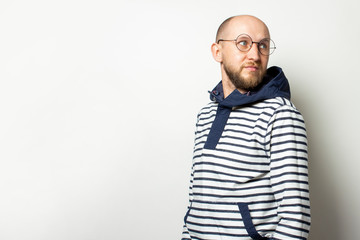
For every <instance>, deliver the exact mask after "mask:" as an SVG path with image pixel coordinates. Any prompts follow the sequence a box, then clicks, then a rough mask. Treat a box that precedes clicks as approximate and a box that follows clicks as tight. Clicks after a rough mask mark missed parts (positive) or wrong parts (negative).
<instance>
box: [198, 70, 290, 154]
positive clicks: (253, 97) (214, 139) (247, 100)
mask: <svg viewBox="0 0 360 240" xmlns="http://www.w3.org/2000/svg"><path fill="white" fill-rule="evenodd" d="M276 97H283V98H286V99H289V100H290V86H289V82H288V80H287V79H286V77H285V74H284V73H283V71H282V69H281V68H279V67H271V68H269V69H267V71H266V75H265V77H264V79H263V81H262V82H261V84H260V85H259V86H258V87H257V88H255V89H254V91H250V92H248V93H246V94H242V93H240V92H239V91H238V90H237V89H235V90H234V91H233V92H232V93H231V94H230V95H229V96H227V97H226V98H225V99H224V91H223V86H222V82H220V83H219V84H218V85H217V86H216V87H215V88H214V90H212V91H211V92H210V99H211V100H212V101H215V102H217V103H219V106H218V108H217V111H216V117H215V120H214V122H213V123H212V126H211V129H210V132H209V135H208V137H207V140H206V142H205V146H204V148H206V149H215V148H216V145H217V143H218V142H219V139H220V137H221V134H222V132H223V131H224V128H225V125H226V122H227V120H228V118H229V116H230V113H231V111H232V108H233V107H239V106H244V105H248V104H252V103H255V102H259V101H262V100H266V99H270V98H276Z"/></svg>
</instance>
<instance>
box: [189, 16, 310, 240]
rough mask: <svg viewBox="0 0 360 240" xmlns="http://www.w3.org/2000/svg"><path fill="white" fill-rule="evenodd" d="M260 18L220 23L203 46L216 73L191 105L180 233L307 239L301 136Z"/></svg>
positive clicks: (302, 131)
mask: <svg viewBox="0 0 360 240" xmlns="http://www.w3.org/2000/svg"><path fill="white" fill-rule="evenodd" d="M274 49H275V45H274V43H273V41H272V40H271V39H270V34H269V30H268V28H267V26H266V25H265V24H264V23H263V22H262V21H261V20H260V19H258V18H256V17H253V16H236V17H232V18H229V19H227V20H226V21H224V23H222V24H221V26H220V27H219V30H218V32H217V36H216V41H215V43H214V44H212V46H211V51H212V54H213V57H214V59H215V60H216V61H217V62H219V63H220V68H221V77H222V81H221V82H220V83H219V84H218V85H217V86H216V87H215V88H214V90H213V91H211V92H210V97H211V100H212V102H211V103H209V104H208V105H207V106H205V107H204V108H203V109H202V110H201V111H200V113H199V115H198V119H197V124H196V136H195V147H194V157H193V166H192V173H191V181H190V201H189V202H190V204H189V208H188V211H187V213H186V215H185V218H184V221H185V225H184V230H183V236H182V239H183V240H185V239H204V240H214V239H222V240H225V239H234V240H235V239H286V240H288V239H307V237H308V234H309V229H310V203H309V190H308V168H307V166H308V165H307V139H306V130H305V124H304V120H303V118H302V116H301V114H300V112H299V111H298V110H297V109H296V108H295V106H294V105H293V104H292V103H291V102H290V88H289V84H288V81H287V79H286V77H285V75H284V73H283V72H282V70H281V69H280V68H279V67H271V68H269V69H267V64H268V60H269V55H270V54H271V53H272V51H273V50H274Z"/></svg>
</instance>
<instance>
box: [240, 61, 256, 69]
mask: <svg viewBox="0 0 360 240" xmlns="http://www.w3.org/2000/svg"><path fill="white" fill-rule="evenodd" d="M243 67H257V68H259V67H260V64H257V63H256V62H245V63H244V64H243Z"/></svg>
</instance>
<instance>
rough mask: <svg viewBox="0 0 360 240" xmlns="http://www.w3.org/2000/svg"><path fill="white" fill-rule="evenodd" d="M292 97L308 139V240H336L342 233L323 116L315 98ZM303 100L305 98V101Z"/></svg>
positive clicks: (300, 93)
mask: <svg viewBox="0 0 360 240" xmlns="http://www.w3.org/2000/svg"><path fill="white" fill-rule="evenodd" d="M297 90H298V91H297V92H298V96H300V97H297V96H296V95H297V94H296V95H293V97H292V102H293V103H294V104H295V106H296V107H297V108H298V109H299V110H300V112H301V113H302V115H303V116H304V118H305V123H306V128H307V135H308V153H309V184H310V201H311V221H312V223H311V229H310V237H309V240H322V239H326V240H339V239H342V237H341V229H340V227H341V226H340V224H339V222H338V220H339V214H340V212H339V210H340V206H339V203H338V195H337V192H338V191H337V190H336V189H335V184H333V182H334V178H333V176H332V172H334V170H333V169H332V166H331V159H332V158H333V156H331V151H329V150H331V149H330V147H329V144H327V142H328V141H327V139H326V136H325V135H324V133H326V131H330V130H329V129H326V124H324V123H326V119H325V115H324V114H321V111H320V109H321V107H318V106H317V105H316V104H317V101H316V99H312V98H315V97H314V96H315V94H314V95H311V93H309V92H306V93H305V92H299V90H300V89H297ZM304 96H306V97H304Z"/></svg>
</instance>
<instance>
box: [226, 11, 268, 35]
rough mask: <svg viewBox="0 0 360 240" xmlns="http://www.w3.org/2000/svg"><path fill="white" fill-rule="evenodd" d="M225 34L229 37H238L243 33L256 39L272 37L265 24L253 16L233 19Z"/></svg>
mask: <svg viewBox="0 0 360 240" xmlns="http://www.w3.org/2000/svg"><path fill="white" fill-rule="evenodd" d="M224 33H225V35H227V36H229V37H236V36H237V35H239V34H242V33H246V34H248V35H250V36H251V35H253V36H254V37H270V36H269V30H268V28H267V26H266V25H265V23H264V22H263V21H261V20H260V19H258V18H256V17H252V16H238V17H235V18H233V19H231V21H230V22H229V24H228V25H227V26H226V28H225V31H224ZM235 35H236V36H235Z"/></svg>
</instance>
